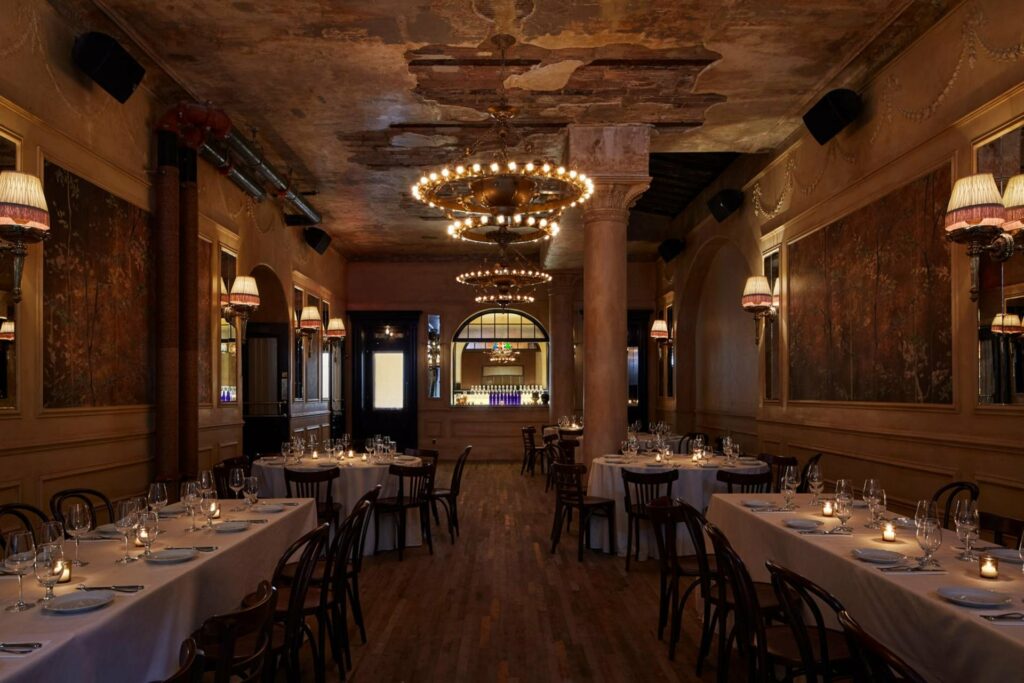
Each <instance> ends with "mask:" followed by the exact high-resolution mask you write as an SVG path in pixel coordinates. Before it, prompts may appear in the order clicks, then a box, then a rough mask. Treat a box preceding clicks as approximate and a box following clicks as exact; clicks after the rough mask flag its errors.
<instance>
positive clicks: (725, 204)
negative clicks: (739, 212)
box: [708, 189, 743, 223]
mask: <svg viewBox="0 0 1024 683" xmlns="http://www.w3.org/2000/svg"><path fill="white" fill-rule="evenodd" d="M741 206H743V192H741V191H740V190H729V189H725V190H719V191H718V192H716V193H715V194H714V196H713V197H711V199H709V200H708V211H710V212H711V215H712V216H714V217H715V220H716V221H718V222H719V223H721V222H722V221H724V220H725V219H726V218H728V217H729V216H731V215H732V212H733V211H735V210H736V209H738V208H740V207H741Z"/></svg>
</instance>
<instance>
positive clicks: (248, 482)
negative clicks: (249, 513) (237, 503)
mask: <svg viewBox="0 0 1024 683" xmlns="http://www.w3.org/2000/svg"><path fill="white" fill-rule="evenodd" d="M242 494H243V495H244V496H245V506H246V507H247V508H251V507H252V506H253V505H255V504H256V502H257V501H258V500H259V498H260V480H259V479H258V478H257V477H246V478H245V481H244V482H243V483H242Z"/></svg>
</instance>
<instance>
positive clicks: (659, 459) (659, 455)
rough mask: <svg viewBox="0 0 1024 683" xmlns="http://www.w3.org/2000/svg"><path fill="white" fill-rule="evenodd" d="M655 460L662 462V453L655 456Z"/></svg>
mask: <svg viewBox="0 0 1024 683" xmlns="http://www.w3.org/2000/svg"><path fill="white" fill-rule="evenodd" d="M654 462H661V453H658V454H657V455H655V456H654Z"/></svg>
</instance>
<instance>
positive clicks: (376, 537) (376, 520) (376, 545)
mask: <svg viewBox="0 0 1024 683" xmlns="http://www.w3.org/2000/svg"><path fill="white" fill-rule="evenodd" d="M380 514H381V513H380V511H379V510H374V511H373V554H374V555H376V554H377V551H378V550H379V549H380Z"/></svg>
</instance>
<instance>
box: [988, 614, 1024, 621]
mask: <svg viewBox="0 0 1024 683" xmlns="http://www.w3.org/2000/svg"><path fill="white" fill-rule="evenodd" d="M981 618H982V619H988V620H989V621H1024V614H1022V613H1020V612H1007V613H1005V614H982V615H981Z"/></svg>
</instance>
